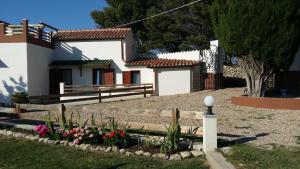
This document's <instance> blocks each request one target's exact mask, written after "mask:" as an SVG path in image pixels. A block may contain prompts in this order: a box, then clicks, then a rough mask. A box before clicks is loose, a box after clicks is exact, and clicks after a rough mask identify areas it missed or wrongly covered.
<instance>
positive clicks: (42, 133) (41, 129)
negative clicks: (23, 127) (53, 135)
mask: <svg viewBox="0 0 300 169" xmlns="http://www.w3.org/2000/svg"><path fill="white" fill-rule="evenodd" d="M34 130H35V131H36V132H37V133H38V134H39V136H40V137H45V136H46V135H47V134H48V132H49V131H50V130H49V128H48V127H47V126H46V125H38V126H36V127H35V128H34Z"/></svg>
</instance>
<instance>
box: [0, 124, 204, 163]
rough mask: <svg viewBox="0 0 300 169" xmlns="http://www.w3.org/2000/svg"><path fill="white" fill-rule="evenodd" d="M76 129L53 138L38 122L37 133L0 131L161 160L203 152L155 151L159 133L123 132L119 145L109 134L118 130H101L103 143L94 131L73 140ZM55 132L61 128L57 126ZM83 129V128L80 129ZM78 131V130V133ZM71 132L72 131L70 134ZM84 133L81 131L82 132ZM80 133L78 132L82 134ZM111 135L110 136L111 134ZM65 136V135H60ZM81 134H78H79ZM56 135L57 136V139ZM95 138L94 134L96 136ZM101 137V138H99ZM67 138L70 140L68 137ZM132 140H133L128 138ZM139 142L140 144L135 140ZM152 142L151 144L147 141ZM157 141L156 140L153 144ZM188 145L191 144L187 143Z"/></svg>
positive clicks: (42, 141) (35, 139)
mask: <svg viewBox="0 0 300 169" xmlns="http://www.w3.org/2000/svg"><path fill="white" fill-rule="evenodd" d="M74 129H75V132H74V131H73V130H72V131H71V130H70V131H69V132H68V133H69V134H66V133H67V132H66V133H65V132H62V134H61V136H62V137H52V136H50V134H49V131H50V129H49V128H48V127H47V126H46V125H39V126H36V128H35V130H36V131H37V134H35V135H34V134H30V132H20V131H10V130H6V129H4V130H3V129H0V134H2V135H6V136H11V137H16V138H21V139H28V140H32V141H38V142H41V143H45V144H53V145H57V146H67V147H73V148H79V149H82V150H89V151H101V152H105V153H108V152H113V153H119V154H123V155H125V156H131V155H137V156H146V157H152V158H159V159H163V160H183V159H186V158H192V157H202V156H203V155H204V154H203V152H202V148H201V146H200V147H199V146H197V147H196V146H194V149H193V147H190V148H191V149H188V148H186V149H182V150H181V151H177V152H173V153H167V154H166V153H162V152H160V151H158V149H160V148H159V147H157V146H159V144H161V142H162V141H163V140H164V138H163V137H159V136H145V135H140V134H128V133H125V132H124V138H125V142H126V144H125V145H126V146H124V145H122V146H116V145H120V144H118V141H114V140H113V139H110V137H118V136H117V135H120V137H122V135H123V134H121V133H122V132H121V131H120V132H119V134H116V133H115V134H111V132H104V133H105V138H106V137H107V139H109V140H108V141H107V142H104V140H105V139H103V137H102V141H95V139H90V137H89V136H90V135H91V134H94V133H89V132H87V133H89V135H86V137H83V138H88V139H82V141H79V142H77V141H75V140H76V139H79V138H77V137H78V136H77V137H75V136H74V135H75V134H77V135H80V134H78V132H76V130H77V131H78V129H77V128H74ZM83 129H84V131H89V130H91V128H89V127H85V128H83ZM57 131H60V132H61V130H60V129H57ZM81 131H82V130H81ZM81 131H79V133H81ZM97 131H98V133H99V135H102V136H104V134H101V130H100V132H99V130H97ZM70 133H73V134H70ZM82 133H83V132H82ZM82 133H81V134H82ZM110 134H111V135H112V136H110ZM63 135H65V136H63ZM67 135H68V137H69V136H70V135H73V136H74V137H73V138H71V137H69V138H68V137H66V136H67ZM87 136H88V137H87ZM79 137H80V136H79ZM57 138H59V139H57ZM95 138H97V137H95ZM98 138H100V137H98ZM137 138H138V139H139V140H140V141H137V140H136V139H137ZM68 139H69V140H68ZM100 139H101V138H100ZM132 140H133V141H134V143H132V142H131V141H132ZM137 142H141V143H137ZM150 142H151V144H152V145H151V144H150ZM153 142H156V143H153ZM153 145H155V146H156V148H154V147H152V146H153ZM190 146H191V145H190Z"/></svg>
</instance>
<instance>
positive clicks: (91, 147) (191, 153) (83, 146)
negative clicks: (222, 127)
mask: <svg viewBox="0 0 300 169" xmlns="http://www.w3.org/2000/svg"><path fill="white" fill-rule="evenodd" d="M0 134H1V135H5V136H10V137H15V138H22V139H26V140H31V141H38V142H41V143H45V144H52V145H62V146H66V147H74V148H78V149H82V150H89V151H100V152H105V153H109V152H113V153H119V154H122V155H125V156H132V155H136V156H145V157H152V158H158V159H162V160H183V159H187V158H192V157H203V156H204V153H203V152H202V151H201V150H192V151H182V152H178V153H175V154H171V155H167V154H163V153H155V154H151V153H150V152H143V151H142V150H138V151H135V152H134V153H133V152H130V151H127V150H125V149H119V148H118V147H116V146H103V145H91V144H80V145H75V144H73V143H72V142H68V141H66V140H61V141H59V140H56V141H55V140H50V139H49V138H40V137H39V136H37V135H36V136H35V135H33V134H27V133H22V132H14V131H10V130H6V129H0Z"/></svg>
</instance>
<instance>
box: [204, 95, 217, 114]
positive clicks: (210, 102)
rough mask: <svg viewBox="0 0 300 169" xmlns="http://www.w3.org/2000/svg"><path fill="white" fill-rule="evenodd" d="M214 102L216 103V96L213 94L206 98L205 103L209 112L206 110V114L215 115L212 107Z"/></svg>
mask: <svg viewBox="0 0 300 169" xmlns="http://www.w3.org/2000/svg"><path fill="white" fill-rule="evenodd" d="M214 103H215V98H214V97H212V96H206V97H205V98H204V104H205V106H207V112H206V114H209V115H213V113H212V107H213V105H214Z"/></svg>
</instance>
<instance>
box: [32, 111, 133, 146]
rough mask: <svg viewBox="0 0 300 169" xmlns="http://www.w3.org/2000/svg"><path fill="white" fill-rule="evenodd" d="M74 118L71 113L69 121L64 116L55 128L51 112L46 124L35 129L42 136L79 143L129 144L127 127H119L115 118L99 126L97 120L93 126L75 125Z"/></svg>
mask: <svg viewBox="0 0 300 169" xmlns="http://www.w3.org/2000/svg"><path fill="white" fill-rule="evenodd" d="M63 116H64V115H63ZM72 118H73V117H72V114H71V117H70V119H69V121H68V122H67V120H66V119H65V117H64V118H63V117H62V118H61V119H64V120H61V121H60V128H58V129H54V127H53V124H52V122H51V121H50V114H48V116H47V117H46V119H45V125H38V126H36V127H35V131H36V132H37V134H38V135H39V136H40V137H47V138H50V139H52V140H67V141H69V142H73V143H74V144H77V145H78V144H105V145H109V146H118V147H125V146H126V145H127V141H126V140H127V139H130V138H129V136H128V135H127V134H126V129H125V130H121V129H119V127H118V123H117V122H115V121H114V120H113V119H112V120H110V121H109V123H107V124H105V125H103V126H102V127H97V126H96V124H95V122H93V126H91V127H88V126H87V125H86V123H83V124H82V123H80V124H78V125H73V123H72V122H71V121H72ZM92 118H94V117H92ZM79 119H80V116H79ZM92 121H94V120H92ZM67 123H68V125H67Z"/></svg>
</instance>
